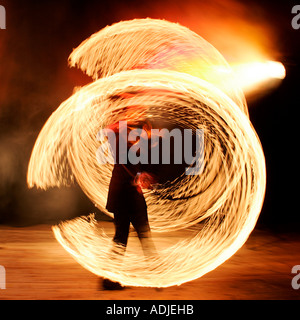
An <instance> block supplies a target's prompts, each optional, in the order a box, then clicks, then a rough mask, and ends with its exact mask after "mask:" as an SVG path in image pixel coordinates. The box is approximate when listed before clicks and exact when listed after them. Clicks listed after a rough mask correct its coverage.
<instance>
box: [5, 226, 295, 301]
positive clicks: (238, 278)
mask: <svg viewBox="0 0 300 320" xmlns="http://www.w3.org/2000/svg"><path fill="white" fill-rule="evenodd" d="M105 224H106V226H107V227H108V228H113V227H112V225H111V223H108V222H105ZM299 248H300V236H299V235H292V234H280V235H278V234H273V233H270V232H267V231H262V230H258V229H256V230H255V231H254V232H253V233H252V234H251V236H250V238H249V239H248V241H247V242H246V244H245V245H244V246H243V247H242V248H241V249H240V250H239V251H238V252H237V253H236V254H235V255H234V256H233V257H231V258H230V259H229V260H228V261H226V262H225V263H224V264H223V265H221V266H220V267H219V268H217V269H215V270H214V271H212V272H210V273H208V274H206V275H205V276H204V277H202V278H200V279H197V280H194V281H191V282H188V283H185V284H183V285H181V286H175V287H169V288H165V289H162V290H161V291H157V290H156V289H154V288H135V287H131V288H127V289H125V290H122V291H104V290H102V289H101V286H100V283H101V282H100V281H99V280H101V279H99V278H98V277H97V276H95V275H94V274H92V273H90V272H89V271H87V270H85V269H84V268H82V267H81V266H80V265H79V264H78V263H77V262H76V261H75V260H73V258H72V257H71V256H70V255H69V254H68V253H67V252H66V251H65V250H64V249H63V248H62V247H61V246H60V244H59V243H58V242H57V241H56V240H55V238H54V236H53V233H52V230H51V226H49V225H41V226H34V227H26V228H13V227H6V226H0V265H2V266H4V267H5V269H6V289H5V290H0V300H16V299H22V300H32V299H43V300H44V299H51V300H52V299H53V300H54V299H55V300H59V299H64V300H66V299H92V300H94V299H100V300H165V299H167V300H202V299H204V300H206V299H258V300H266V299H268V300H269V299H294V300H295V299H297V300H300V289H299V290H294V289H293V288H292V286H291V281H292V278H293V277H294V276H295V275H294V274H292V273H291V269H292V267H293V266H294V265H300V250H299ZM298 281H300V280H298Z"/></svg>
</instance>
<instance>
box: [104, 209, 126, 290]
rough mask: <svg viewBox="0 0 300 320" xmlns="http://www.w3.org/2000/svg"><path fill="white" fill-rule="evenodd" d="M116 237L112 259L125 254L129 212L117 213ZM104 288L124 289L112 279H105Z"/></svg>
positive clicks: (115, 218)
mask: <svg viewBox="0 0 300 320" xmlns="http://www.w3.org/2000/svg"><path fill="white" fill-rule="evenodd" d="M114 225H115V235H114V238H113V242H114V246H113V248H112V251H111V253H112V255H111V259H119V258H122V256H123V254H124V253H125V250H126V246H127V242H128V235H129V226H130V219H129V215H128V213H127V212H125V211H124V212H116V213H115V214H114ZM102 287H103V289H105V290H121V289H124V287H122V286H121V284H120V283H118V282H115V281H111V280H110V279H103V281H102Z"/></svg>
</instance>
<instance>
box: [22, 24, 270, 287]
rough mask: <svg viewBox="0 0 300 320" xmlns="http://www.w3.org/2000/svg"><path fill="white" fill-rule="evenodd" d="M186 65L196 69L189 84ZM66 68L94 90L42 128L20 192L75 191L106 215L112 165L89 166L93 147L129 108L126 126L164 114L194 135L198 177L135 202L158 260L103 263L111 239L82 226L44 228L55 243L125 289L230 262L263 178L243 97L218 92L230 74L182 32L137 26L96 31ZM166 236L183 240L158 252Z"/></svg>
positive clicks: (161, 283) (80, 221)
mask: <svg viewBox="0 0 300 320" xmlns="http://www.w3.org/2000/svg"><path fill="white" fill-rule="evenodd" d="M195 55H197V61H198V62H197V65H198V67H199V68H200V69H199V70H196V71H195V70H194V68H193V70H194V71H195V72H196V73H194V72H193V73H192V74H189V73H188V72H187V71H186V70H188V69H189V66H191V65H193V66H194V64H191V63H190V61H191V56H193V57H194V56H195ZM70 62H71V64H72V65H78V66H79V67H80V68H82V70H84V71H86V72H87V74H89V75H91V76H93V77H94V79H95V81H94V82H93V83H91V84H89V85H87V86H85V87H83V88H81V89H80V90H78V91H77V92H76V93H74V95H73V96H71V97H70V98H69V99H68V100H66V101H65V102H63V103H62V104H61V106H60V107H59V108H58V109H57V110H56V111H55V112H54V113H53V114H52V116H51V117H50V119H49V120H48V121H47V123H46V124H45V126H44V128H43V129H42V131H41V133H40V135H39V137H38V139H37V141H36V144H35V146H34V149H33V152H32V156H31V159H30V163H29V168H28V184H29V186H30V187H33V186H34V185H36V186H37V187H40V188H44V189H46V188H49V187H54V186H61V185H68V184H70V183H72V182H73V181H74V180H75V179H76V181H77V182H78V183H79V185H80V186H81V188H82V190H83V191H84V192H85V193H86V194H87V195H88V196H89V198H90V199H91V200H92V201H93V203H95V204H96V205H97V207H98V208H99V209H100V210H102V211H103V212H106V213H107V214H108V215H111V214H110V213H109V212H107V211H106V210H105V204H106V198H107V192H108V185H109V181H110V177H111V171H112V165H109V164H105V165H99V164H98V163H97V160H96V156H95V155H96V152H97V149H98V148H99V146H100V145H101V141H100V142H99V141H97V139H96V136H97V132H98V131H99V129H101V128H104V127H106V126H107V125H109V124H111V123H115V122H116V121H118V120H119V119H122V118H124V109H125V108H126V107H129V106H139V108H137V109H133V110H132V113H131V114H130V117H131V118H137V119H141V118H152V119H154V120H155V119H156V120H159V119H161V118H162V117H165V116H166V114H167V115H168V120H169V121H170V123H173V124H177V125H179V124H180V125H181V126H183V127H186V128H199V129H202V130H204V139H205V150H204V152H205V155H204V158H205V159H204V164H205V167H204V170H203V172H202V174H201V175H199V176H186V175H184V174H183V175H182V176H180V177H178V178H176V179H175V180H174V181H170V182H167V183H165V184H163V185H158V186H157V187H156V188H154V190H152V191H150V192H148V193H147V194H145V198H146V201H147V205H148V213H149V220H150V225H151V228H152V230H153V231H154V233H155V235H158V236H156V237H155V240H156V247H157V249H158V256H155V257H151V258H149V257H148V258H147V259H145V258H144V257H143V256H142V254H141V253H140V251H139V250H138V248H137V247H136V246H133V245H132V246H131V245H129V246H128V249H127V251H126V255H125V257H124V258H123V259H120V258H119V259H118V258H117V257H114V258H112V256H111V253H110V249H111V244H112V242H111V237H109V236H107V234H106V233H105V231H104V230H103V229H100V228H98V225H97V222H96V221H95V219H94V218H93V216H90V217H87V218H77V219H74V220H71V221H66V222H63V223H61V224H60V225H59V226H55V227H53V231H54V234H55V237H56V239H57V240H58V241H59V242H60V243H61V245H62V246H63V247H64V248H65V249H66V250H67V251H68V252H69V253H70V254H71V255H72V256H73V257H74V258H75V259H76V260H77V261H78V262H79V263H80V264H81V265H82V266H84V267H85V268H87V269H88V270H90V271H91V272H93V273H95V274H97V275H99V276H102V277H106V278H110V279H112V280H115V281H119V282H121V283H122V284H124V285H134V286H150V287H167V286H171V285H179V284H181V283H184V282H186V281H189V280H193V279H196V278H198V277H200V276H202V275H204V274H205V273H207V272H209V271H210V270H212V269H214V268H216V267H217V266H219V265H220V264H222V263H223V262H224V261H225V260H226V259H228V258H229V257H231V256H232V255H233V254H234V253H235V252H236V251H237V250H238V249H239V248H240V247H241V246H242V245H243V244H244V242H245V241H246V240H247V238H248V236H249V234H250V233H251V231H252V230H253V228H254V226H255V224H256V221H257V218H258V216H259V213H260V210H261V207H262V203H263V199H264V193H265V185H266V172H265V160H264V155H263V151H262V147H261V144H260V142H259V139H258V137H257V135H256V133H255V131H254V129H253V127H252V125H251V123H250V121H249V118H248V113H247V106H246V103H245V99H244V96H243V94H242V91H241V90H240V89H238V88H230V87H228V80H230V77H231V72H228V73H224V72H223V71H224V70H229V71H230V68H229V66H228V64H227V63H226V62H225V60H224V59H223V57H222V56H221V55H220V54H219V53H218V51H217V50H216V49H215V48H214V47H212V46H211V45H210V44H208V43H207V42H206V41H205V40H204V39H202V38H201V37H199V36H197V35H196V34H194V33H193V32H191V31H190V30H188V29H187V28H184V27H182V26H179V25H177V24H173V23H169V22H167V21H160V20H151V19H144V20H133V21H126V22H121V23H118V24H115V25H113V26H111V27H107V28H105V29H103V30H101V31H100V32H99V33H96V34H95V35H93V36H92V37H91V38H89V39H88V40H86V41H85V42H84V43H83V44H82V45H80V46H79V47H78V48H77V49H75V50H74V52H73V53H72V55H71V56H70ZM193 63H194V60H193ZM183 65H184V66H185V70H184V72H183V69H184V68H183V67H182V66H183ZM201 67H202V69H201ZM220 68H222V72H220ZM208 70H209V71H208ZM101 77H102V78H101ZM178 230H181V231H178ZM156 232H157V233H156ZM172 232H176V233H175V235H178V233H179V232H180V234H181V235H182V238H181V239H179V240H176V239H177V238H175V237H174V238H173V239H174V241H173V243H172V244H170V243H168V244H167V245H166V244H164V243H165V242H164V240H166V239H171V238H172ZM157 237H159V241H158V240H157V239H158V238H157Z"/></svg>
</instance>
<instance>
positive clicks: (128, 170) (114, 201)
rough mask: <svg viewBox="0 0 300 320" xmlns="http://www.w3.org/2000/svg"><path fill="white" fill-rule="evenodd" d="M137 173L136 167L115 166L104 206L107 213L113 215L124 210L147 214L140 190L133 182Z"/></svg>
mask: <svg viewBox="0 0 300 320" xmlns="http://www.w3.org/2000/svg"><path fill="white" fill-rule="evenodd" d="M137 173H138V167H137V166H134V165H122V164H115V166H114V169H113V172H112V177H111V180H110V184H109V190H108V197H107V204H106V209H107V210H108V211H109V212H113V213H115V212H120V211H124V210H128V211H132V212H137V213H138V212H141V211H146V212H147V206H146V202H145V199H144V196H143V193H142V190H141V188H140V187H139V186H138V185H135V182H134V180H135V176H136V174H137Z"/></svg>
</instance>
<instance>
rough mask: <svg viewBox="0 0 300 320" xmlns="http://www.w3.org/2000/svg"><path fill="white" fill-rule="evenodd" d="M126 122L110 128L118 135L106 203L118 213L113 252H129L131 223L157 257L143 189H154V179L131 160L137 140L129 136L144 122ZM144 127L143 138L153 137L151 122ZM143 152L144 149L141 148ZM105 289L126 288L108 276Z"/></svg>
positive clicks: (149, 253) (146, 252) (146, 251)
mask: <svg viewBox="0 0 300 320" xmlns="http://www.w3.org/2000/svg"><path fill="white" fill-rule="evenodd" d="M125 123H126V125H124V122H122V121H120V122H118V123H117V124H114V125H111V126H109V129H111V130H113V131H114V132H115V136H116V140H115V142H116V143H115V146H114V147H115V148H114V149H115V150H114V151H115V154H114V169H113V172H112V177H111V181H110V185H109V191H108V198H107V204H106V209H107V210H108V211H110V212H112V213H113V214H114V225H115V235H114V238H113V242H114V244H115V246H114V249H113V250H112V252H113V254H117V255H118V254H123V253H125V250H126V246H127V242H128V236H129V230H130V223H131V224H132V225H133V227H134V229H135V230H136V232H137V235H138V238H139V240H140V242H141V245H142V248H143V252H144V255H145V256H153V255H155V254H156V250H155V246H154V243H153V241H152V238H151V231H150V226H149V221H148V214H147V204H146V201H145V198H144V196H143V192H142V188H141V185H142V186H143V188H148V189H150V188H151V179H149V177H151V176H150V175H148V174H147V173H145V172H142V173H141V164H140V163H138V164H132V163H130V161H129V159H128V151H129V149H130V147H132V146H133V144H134V143H137V142H132V141H129V140H128V135H129V133H130V131H131V130H132V129H135V128H141V123H139V122H131V123H127V122H125ZM142 128H143V130H144V131H143V132H144V133H146V135H147V136H146V137H143V138H144V139H149V138H150V134H151V133H150V131H151V125H150V123H149V122H144V123H143V126H142ZM120 144H123V146H126V148H123V147H121V148H120ZM139 152H143V150H141V149H140V150H139ZM124 160H125V161H124ZM124 162H125V163H124ZM144 178H146V179H144ZM103 288H104V289H107V290H118V289H122V288H123V287H122V286H121V285H120V284H119V283H118V282H113V281H111V280H109V279H104V280H103Z"/></svg>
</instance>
